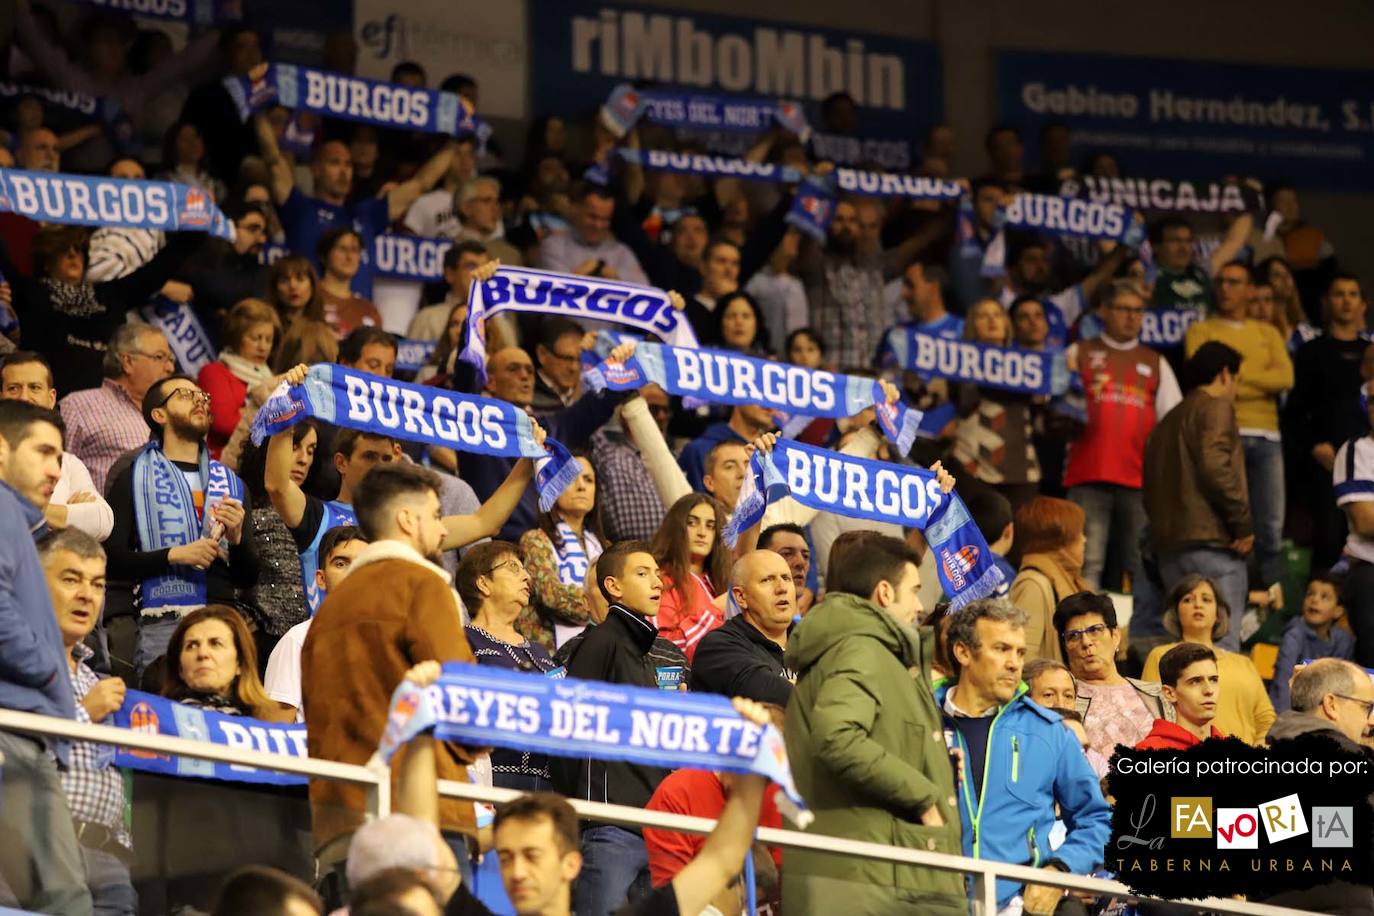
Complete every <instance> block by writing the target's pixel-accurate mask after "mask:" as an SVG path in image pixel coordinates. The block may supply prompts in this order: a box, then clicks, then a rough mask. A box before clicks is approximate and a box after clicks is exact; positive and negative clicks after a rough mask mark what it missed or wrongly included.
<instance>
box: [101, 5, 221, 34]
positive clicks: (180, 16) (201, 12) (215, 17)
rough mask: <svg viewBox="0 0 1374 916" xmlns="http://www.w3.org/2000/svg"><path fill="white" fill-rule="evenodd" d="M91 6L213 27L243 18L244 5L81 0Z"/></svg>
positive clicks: (191, 24) (200, 26) (202, 26)
mask: <svg viewBox="0 0 1374 916" xmlns="http://www.w3.org/2000/svg"><path fill="white" fill-rule="evenodd" d="M78 2H81V3H85V4H87V5H88V6H96V7H99V8H100V9H101V10H117V9H122V10H124V11H126V12H128V13H129V14H130V15H132V16H147V17H148V18H149V19H166V20H169V21H171V22H181V23H185V24H186V25H188V26H196V27H199V28H209V27H211V26H213V25H216V24H217V23H221V22H237V21H239V20H241V19H242V18H243V10H242V6H243V4H242V3H241V2H230V0H132V2H130V0H125V2H123V3H111V2H110V0H78Z"/></svg>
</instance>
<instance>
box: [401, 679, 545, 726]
mask: <svg viewBox="0 0 1374 916" xmlns="http://www.w3.org/2000/svg"><path fill="white" fill-rule="evenodd" d="M425 691H426V693H427V694H428V696H429V700H430V708H431V709H433V710H434V713H435V715H436V716H437V717H438V718H439V719H440V720H441V721H443V722H452V723H453V724H454V725H472V726H474V727H476V728H496V729H500V730H501V731H518V732H520V733H521V734H525V735H533V734H535V733H536V732H538V731H539V728H540V718H539V698H538V697H532V696H518V695H516V694H513V693H503V692H500V691H496V690H483V689H482V688H480V687H465V686H462V685H459V684H435V685H433V686H431V687H427V688H425Z"/></svg>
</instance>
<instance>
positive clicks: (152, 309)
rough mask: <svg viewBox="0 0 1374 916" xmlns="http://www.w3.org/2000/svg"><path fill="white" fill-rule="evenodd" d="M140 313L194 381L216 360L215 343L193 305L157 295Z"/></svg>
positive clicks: (180, 367)
mask: <svg viewBox="0 0 1374 916" xmlns="http://www.w3.org/2000/svg"><path fill="white" fill-rule="evenodd" d="M139 311H140V312H141V313H142V315H143V319H144V320H145V321H147V322H148V323H149V324H151V325H153V326H154V327H156V328H157V329H158V330H160V331H162V336H163V337H166V338H167V345H168V346H170V347H171V348H172V352H173V353H175V354H176V358H177V368H179V369H180V370H181V371H182V372H184V373H185V374H187V375H189V376H191V377H192V378H195V377H196V376H197V375H199V374H200V370H201V369H203V368H205V367H206V366H207V365H209V364H210V363H212V362H214V361H215V354H216V350H215V343H214V341H212V340H211V339H210V335H209V334H208V333H206V330H205V326H204V325H203V324H201V323H200V319H199V318H197V317H196V313H195V311H194V310H193V309H192V308H191V306H189V305H187V304H186V303H184V302H173V301H172V300H171V299H168V298H167V297H166V296H163V295H157V296H154V297H153V299H152V301H151V302H149V303H148V304H147V305H145V306H143V308H141V309H139Z"/></svg>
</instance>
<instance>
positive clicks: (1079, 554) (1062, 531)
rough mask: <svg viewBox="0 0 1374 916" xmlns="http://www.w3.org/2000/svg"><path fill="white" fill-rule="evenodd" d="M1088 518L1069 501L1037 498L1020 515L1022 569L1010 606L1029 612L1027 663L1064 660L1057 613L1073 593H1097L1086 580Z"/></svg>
mask: <svg viewBox="0 0 1374 916" xmlns="http://www.w3.org/2000/svg"><path fill="white" fill-rule="evenodd" d="M1086 519H1087V517H1086V516H1085V515H1084V513H1083V509H1082V507H1080V506H1078V505H1077V504H1076V503H1071V502H1069V501H1068V500H1067V499H1055V498H1054V497H1052V496H1037V497H1035V498H1034V499H1032V500H1031V501H1030V502H1028V503H1026V504H1025V505H1024V506H1022V507H1021V508H1020V509H1019V510H1017V512H1016V545H1017V548H1018V549H1019V550H1020V552H1021V566H1020V569H1019V571H1018V572H1017V574H1016V580H1015V581H1014V582H1012V584H1011V596H1010V597H1011V602H1012V604H1014V605H1016V606H1017V607H1019V608H1021V610H1023V611H1025V612H1026V618H1027V619H1026V660H1027V661H1030V660H1032V659H1036V658H1048V659H1053V660H1054V661H1063V659H1064V654H1063V651H1062V650H1061V649H1060V646H1059V634H1058V633H1056V632H1055V631H1054V624H1053V619H1054V609H1055V608H1056V607H1058V606H1059V602H1061V601H1063V600H1064V599H1065V598H1067V597H1069V596H1070V595H1075V594H1077V593H1078V592H1086V591H1092V587H1091V586H1089V585H1088V582H1087V580H1086V579H1084V578H1083V549H1084V547H1085V546H1086V545H1087V542H1088V539H1087V537H1086V536H1085V535H1084V534H1083V526H1084V523H1085V521H1086Z"/></svg>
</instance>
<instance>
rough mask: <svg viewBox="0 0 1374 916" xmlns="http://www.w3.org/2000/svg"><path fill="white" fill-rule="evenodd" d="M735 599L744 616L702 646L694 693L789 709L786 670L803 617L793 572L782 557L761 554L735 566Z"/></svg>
mask: <svg viewBox="0 0 1374 916" xmlns="http://www.w3.org/2000/svg"><path fill="white" fill-rule="evenodd" d="M730 594H731V595H732V596H733V597H734V599H735V603H737V604H738V605H739V607H740V613H739V614H738V615H737V616H735V617H731V618H730V619H729V620H727V621H725V624H724V625H723V626H720V627H718V628H716V629H714V630H712V631H711V632H710V633H707V634H706V636H705V637H704V638H703V639H702V640H701V644H700V645H699V646H697V652H696V656H695V658H694V659H693V662H692V690H694V691H697V690H699V691H705V692H708V693H720V694H724V695H725V696H728V697H745V698H746V699H750V700H756V701H758V702H760V703H769V704H771V705H773V706H780V707H782V708H784V709H786V708H787V701H788V700H789V699H791V697H792V681H793V679H794V678H793V675H792V673H791V672H789V671H788V670H787V666H786V665H784V664H783V652H784V650H785V649H786V648H787V631H788V630H790V629H791V628H792V618H794V617H795V616H796V614H797V589H796V584H795V583H794V582H793V581H792V570H791V568H790V567H789V566H788V565H787V561H786V560H784V559H783V558H782V556H781V555H780V554H777V553H774V552H773V551H771V550H755V551H753V552H751V553H747V554H745V555H744V556H742V557H740V558H739V559H738V560H737V561H735V569H734V572H733V573H732V574H731V576H730Z"/></svg>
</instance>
